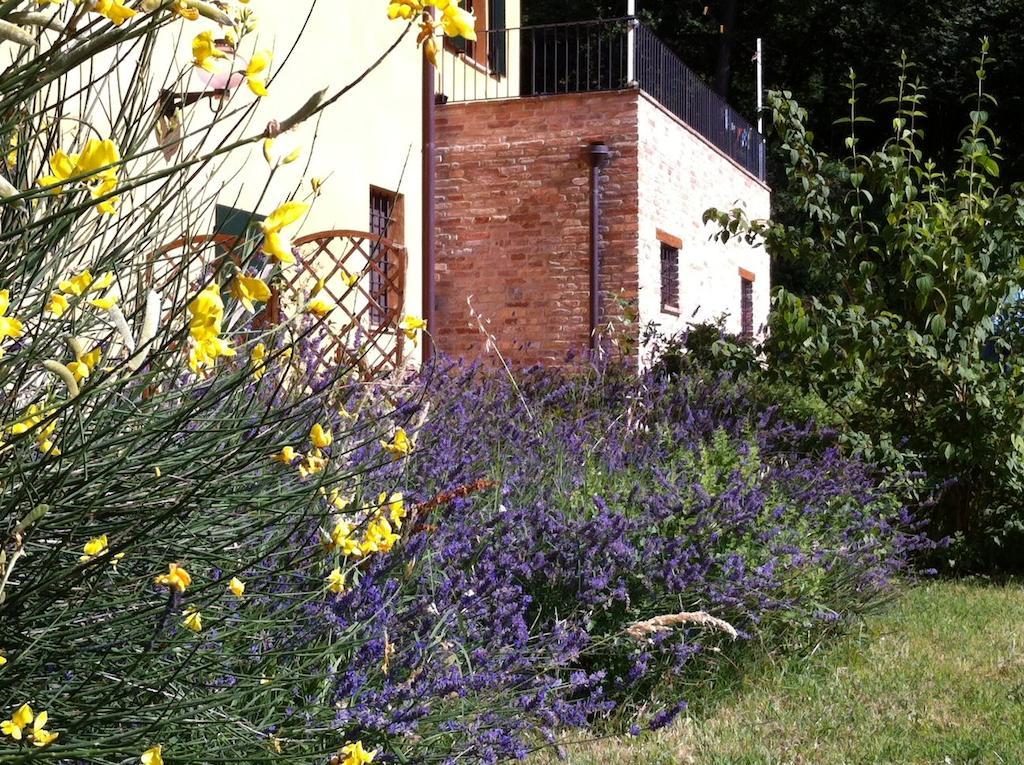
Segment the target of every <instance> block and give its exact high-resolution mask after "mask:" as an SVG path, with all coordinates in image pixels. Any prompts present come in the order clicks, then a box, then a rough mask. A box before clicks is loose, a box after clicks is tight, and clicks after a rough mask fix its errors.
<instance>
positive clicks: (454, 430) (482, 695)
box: [325, 364, 927, 762]
mask: <svg viewBox="0 0 1024 765" xmlns="http://www.w3.org/2000/svg"><path fill="white" fill-rule="evenodd" d="M422 382H423V383H424V389H425V390H426V391H427V393H426V394H425V397H424V398H423V399H421V400H418V401H415V402H409V403H406V404H404V405H400V406H398V408H397V411H396V416H397V417H398V418H399V420H402V421H415V420H416V419H417V418H419V417H423V416H424V414H426V415H428V416H426V417H425V424H424V425H423V427H422V428H421V429H420V430H419V433H418V448H417V450H416V453H415V455H414V456H413V458H412V459H411V460H409V461H407V462H404V463H401V465H400V466H399V465H398V464H396V466H395V467H394V468H393V469H392V470H391V477H390V478H389V480H391V481H393V482H395V483H396V484H401V485H403V486H404V487H406V488H407V491H406V496H407V499H408V498H414V499H415V500H416V502H417V503H418V504H414V505H412V507H413V508H414V509H413V510H412V511H411V512H410V514H409V517H407V518H406V519H405V527H404V533H405V535H406V539H407V542H406V543H405V544H404V546H403V547H402V548H401V549H400V550H396V552H395V553H394V554H392V555H391V556H389V557H387V558H380V559H377V560H375V561H373V562H372V563H371V564H370V565H369V566H368V567H365V568H364V569H363V570H362V571H361V576H360V579H359V583H358V586H355V587H353V588H352V589H351V591H349V592H348V593H347V594H345V595H343V596H341V597H339V598H338V599H337V600H335V601H334V602H332V603H330V604H329V606H328V608H327V609H326V613H325V616H326V618H327V620H328V621H329V623H330V624H331V625H332V628H333V629H334V630H336V631H338V632H339V633H344V632H345V631H346V630H351V629H353V628H354V627H355V626H356V625H358V626H359V627H360V628H361V629H366V628H367V626H368V625H372V629H371V630H370V631H371V633H372V636H371V637H370V638H368V639H366V640H365V641H363V642H362V643H361V647H360V648H359V650H358V651H356V652H355V653H354V654H353V655H352V656H351V657H350V662H349V664H348V665H347V666H346V667H345V668H344V669H340V668H339V671H338V672H337V675H336V676H335V678H334V684H333V687H334V689H335V690H334V692H335V694H336V703H337V704H338V706H339V709H340V711H339V713H338V716H337V724H338V725H339V726H343V727H345V728H346V730H348V731H349V735H350V736H352V737H355V736H360V737H362V738H364V739H367V740H370V739H373V740H377V738H380V739H381V740H387V739H389V738H394V737H397V738H399V739H401V740H403V741H405V742H406V743H408V742H409V741H416V742H418V744H419V746H418V748H419V749H420V750H421V752H422V756H423V757H424V759H445V760H452V761H454V760H457V759H463V758H465V759H468V760H471V761H483V762H494V761H497V760H500V759H503V758H508V757H521V756H523V755H524V754H525V753H526V752H527V751H528V750H529V749H530V747H531V746H535V745H537V744H538V743H539V742H540V741H541V736H547V737H548V738H551V737H553V735H554V734H555V732H556V731H557V730H559V729H561V728H564V727H571V726H585V725H588V724H592V723H594V722H595V721H597V720H599V719H601V717H602V716H604V715H607V714H608V713H610V712H611V711H612V710H615V709H619V710H620V711H623V712H624V713H625V714H623V715H622V716H621V717H619V718H618V719H636V720H637V721H638V722H643V723H644V724H647V725H650V726H652V727H657V726H660V725H664V724H667V723H668V722H669V721H670V720H671V719H672V717H673V716H674V715H675V714H676V713H677V712H678V711H679V710H680V709H682V708H683V706H684V699H682V698H681V696H682V688H683V686H684V684H685V682H686V680H687V678H688V676H689V670H691V668H694V667H696V666H698V662H699V661H702V660H703V657H705V656H708V655H714V654H719V653H720V652H728V651H730V650H733V646H734V640H735V639H739V640H741V641H742V640H744V639H750V638H754V639H757V640H759V641H762V642H765V643H767V644H773V641H774V643H776V644H777V643H778V642H779V641H782V640H785V639H787V637H791V636H793V635H795V634H800V633H808V632H810V633H812V634H814V633H820V632H823V631H825V630H828V629H830V628H831V626H832V625H834V624H835V623H836V622H839V621H842V620H844V619H847V618H849V617H850V616H852V615H854V614H857V613H859V612H861V611H863V610H865V609H867V608H870V607H871V606H873V605H874V604H876V603H877V602H878V601H879V600H880V599H881V598H883V597H884V596H885V595H886V594H887V592H888V591H889V590H890V589H891V587H892V585H893V583H894V581H895V580H896V578H897V577H898V576H899V574H900V573H901V572H903V571H904V570H905V569H906V568H907V566H908V563H909V560H910V557H911V556H912V554H913V553H914V552H915V550H917V549H919V548H921V547H923V546H925V545H926V544H927V542H926V541H925V539H924V537H923V536H922V535H921V534H920V533H919V529H918V526H917V524H915V522H914V521H913V519H911V518H910V517H909V516H908V514H907V513H906V511H905V510H904V509H903V508H901V507H900V506H899V505H898V503H897V502H896V501H895V500H894V498H893V497H892V496H890V495H889V494H887V493H886V492H885V491H884V490H882V489H880V488H879V482H878V476H876V475H875V474H874V472H873V470H872V468H871V466H870V465H866V464H864V463H862V462H859V461H857V460H854V459H850V458H849V457H847V456H844V455H843V454H842V453H841V452H840V451H839V450H838V449H837V448H836V447H835V445H834V444H833V443H832V437H831V435H830V434H829V433H828V432H824V431H821V430H819V429H817V428H815V427H814V426H813V425H806V424H805V425H793V424H790V423H786V422H784V421H782V420H781V419H780V418H779V417H778V416H777V414H776V413H775V412H774V411H770V410H769V411H764V410H759V409H758V408H757V407H756V406H755V405H753V404H751V403H749V401H750V397H748V396H747V395H746V394H745V392H744V390H743V389H742V388H741V387H737V386H736V385H734V384H731V383H726V382H725V381H724V380H723V381H721V383H720V384H716V383H714V382H713V383H708V382H701V381H699V380H697V379H678V378H669V377H658V376H656V375H654V374H647V375H641V376H640V377H637V376H636V374H635V373H633V372H630V371H629V370H626V369H622V368H617V367H614V366H606V367H602V368H591V369H587V370H584V371H577V372H575V373H572V374H570V373H566V372H560V371H556V370H544V369H535V370H531V371H529V372H527V373H526V374H525V375H524V376H523V379H522V380H520V381H519V383H518V384H515V383H513V382H512V381H511V380H509V379H508V378H507V377H503V376H501V375H496V374H491V373H487V372H484V371H483V370H480V369H475V368H465V367H462V366H460V365H456V364H442V365H438V366H435V367H434V368H431V369H428V370H425V371H424V372H423V380H422ZM358 395H359V396H365V393H363V392H361V393H359V394H358ZM353 459H354V460H357V461H358V460H360V459H362V457H361V455H360V454H359V453H358V452H356V453H354V454H353ZM400 592H401V593H402V597H399V593H400ZM481 702H483V703H481ZM398 748H399V747H397V746H395V745H394V744H392V745H391V746H390V749H392V750H396V749H398Z"/></svg>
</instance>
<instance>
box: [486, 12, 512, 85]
mask: <svg viewBox="0 0 1024 765" xmlns="http://www.w3.org/2000/svg"><path fill="white" fill-rule="evenodd" d="M505 23H506V22H505V0H488V4H487V66H488V67H489V68H490V70H491V74H497V75H500V76H502V77H504V76H505V75H506V74H508V46H507V44H506V35H507V34H508V32H507V31H506V29H505Z"/></svg>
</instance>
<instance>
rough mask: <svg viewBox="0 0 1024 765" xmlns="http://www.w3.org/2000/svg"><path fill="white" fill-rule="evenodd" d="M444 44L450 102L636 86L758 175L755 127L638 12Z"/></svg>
mask: <svg viewBox="0 0 1024 765" xmlns="http://www.w3.org/2000/svg"><path fill="white" fill-rule="evenodd" d="M448 45H449V46H450V47H449V53H450V54H451V55H446V56H440V57H439V67H438V75H437V76H438V81H437V88H438V92H439V93H440V94H443V96H444V97H445V98H446V100H448V101H455V102H457V101H479V100H487V99H496V98H520V97H524V98H525V97H530V96H542V95H554V94H560V93H590V92H597V91H610V90H622V89H626V88H635V87H639V88H641V89H642V90H644V91H646V92H647V93H648V94H649V95H650V96H651V97H653V98H655V99H656V100H657V101H658V102H659V103H661V105H662V106H664V107H665V108H666V109H668V110H669V111H671V112H672V113H673V114H675V115H676V116H677V117H679V119H681V120H682V121H683V122H685V123H686V124H687V125H689V126H690V127H691V128H693V129H694V130H695V131H697V132H698V133H699V134H700V135H702V136H703V137H704V138H705V139H707V140H708V141H709V142H710V143H711V144H713V145H714V146H716V147H717V148H718V149H720V150H721V151H722V152H723V153H724V154H726V155H727V156H728V157H730V158H732V159H733V160H734V161H735V162H737V163H738V164H740V165H741V166H742V167H743V168H744V169H746V170H747V171H748V172H750V173H751V174H752V175H755V176H756V177H757V178H759V179H761V180H764V177H765V158H764V138H763V137H762V136H761V134H760V133H758V132H757V130H756V129H755V128H754V127H753V125H751V124H750V123H749V122H748V121H747V120H746V119H744V118H743V117H742V116H741V115H740V114H739V113H738V112H737V111H736V110H735V109H733V108H732V107H731V106H729V104H728V103H727V102H726V101H725V100H724V99H723V98H722V97H721V96H719V95H718V94H717V93H715V92H714V91H713V90H712V89H711V88H709V87H708V86H707V85H706V84H705V83H704V81H703V80H701V78H700V77H698V76H697V75H696V73H694V72H693V70H691V69H690V68H689V67H688V66H686V64H684V63H683V62H682V60H680V58H679V57H678V56H677V55H676V54H675V53H673V52H672V51H671V50H669V49H668V48H667V47H666V46H665V44H664V43H662V42H661V40H659V39H658V38H657V37H656V36H655V34H654V33H653V32H652V31H651V30H650V29H648V28H647V27H645V26H644V25H643V24H641V23H640V22H639V21H637V20H636V19H630V18H621V19H610V20H602V21H585V22H577V23H569V24H550V25H545V26H530V27H519V28H514V29H498V30H491V31H488V32H486V33H484V34H481V35H479V39H478V40H477V41H476V42H475V43H473V44H470V45H459V44H456V45H451V43H449V44H448Z"/></svg>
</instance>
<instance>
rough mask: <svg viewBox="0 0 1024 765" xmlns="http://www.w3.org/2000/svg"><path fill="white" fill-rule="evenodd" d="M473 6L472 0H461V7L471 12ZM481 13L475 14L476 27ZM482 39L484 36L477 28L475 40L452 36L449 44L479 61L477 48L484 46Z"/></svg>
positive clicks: (473, 9) (478, 24) (483, 39)
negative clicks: (463, 0)
mask: <svg viewBox="0 0 1024 765" xmlns="http://www.w3.org/2000/svg"><path fill="white" fill-rule="evenodd" d="M473 6H474V2H473V0H465V2H463V4H462V7H463V8H465V9H466V10H467V11H469V12H470V13H473V12H474V11H475V8H474V7H473ZM482 15H483V14H482V13H481V14H480V15H478V16H477V27H479V26H480V21H481V18H480V16H482ZM485 28H486V27H485ZM484 41H485V36H484V35H481V34H480V33H479V30H478V31H477V36H476V40H467V39H466V38H465V37H452V38H451V45H452V47H453V48H455V50H457V51H460V52H462V53H465V54H466V55H467V56H468V57H469V58H471V59H474V60H475V61H479V60H480V58H482V57H478V56H477V50H478V48H481V47H486V46H485V45H484Z"/></svg>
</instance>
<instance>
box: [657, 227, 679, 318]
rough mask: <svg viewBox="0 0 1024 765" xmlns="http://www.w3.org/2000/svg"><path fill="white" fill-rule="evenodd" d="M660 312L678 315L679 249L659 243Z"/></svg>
mask: <svg viewBox="0 0 1024 765" xmlns="http://www.w3.org/2000/svg"><path fill="white" fill-rule="evenodd" d="M661 312H662V313H670V314H673V315H674V316H678V315H679V250H677V249H676V248H675V247H672V246H670V245H667V244H665V243H664V242H662V243H661Z"/></svg>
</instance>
